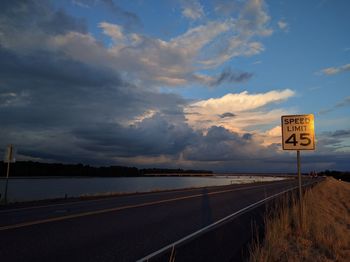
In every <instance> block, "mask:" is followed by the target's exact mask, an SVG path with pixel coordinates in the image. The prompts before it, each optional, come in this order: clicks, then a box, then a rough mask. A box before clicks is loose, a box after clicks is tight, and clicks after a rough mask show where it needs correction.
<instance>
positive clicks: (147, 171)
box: [140, 168, 213, 175]
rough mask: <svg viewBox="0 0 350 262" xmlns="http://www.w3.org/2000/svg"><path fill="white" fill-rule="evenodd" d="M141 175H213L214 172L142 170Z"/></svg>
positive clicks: (162, 169) (166, 169)
mask: <svg viewBox="0 0 350 262" xmlns="http://www.w3.org/2000/svg"><path fill="white" fill-rule="evenodd" d="M140 171H141V173H142V174H144V175H147V174H159V175H161V174H213V171H209V170H192V169H189V170H184V169H180V168H178V169H168V168H165V169H164V168H146V169H140Z"/></svg>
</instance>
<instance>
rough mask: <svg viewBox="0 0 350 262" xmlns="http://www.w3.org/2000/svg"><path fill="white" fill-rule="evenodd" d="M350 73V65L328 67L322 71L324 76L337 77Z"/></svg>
mask: <svg viewBox="0 0 350 262" xmlns="http://www.w3.org/2000/svg"><path fill="white" fill-rule="evenodd" d="M349 71H350V64H346V65H342V66H338V67H328V68H325V69H322V70H321V73H322V74H324V75H336V74H339V73H343V72H349Z"/></svg>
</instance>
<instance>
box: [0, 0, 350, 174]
mask: <svg viewBox="0 0 350 262" xmlns="http://www.w3.org/2000/svg"><path fill="white" fill-rule="evenodd" d="M0 10H1V11H0V123H1V129H0V153H2V154H4V150H5V148H6V145H7V144H10V143H12V144H14V145H15V147H16V149H17V159H18V160H36V161H42V162H64V163H84V164H90V165H130V166H137V167H169V168H175V167H176V168H177V167H179V168H197V169H211V170H214V171H219V172H223V171H226V172H293V171H294V170H295V169H296V167H295V166H296V163H295V154H296V153H295V152H288V151H283V150H282V149H281V127H280V117H281V115H288V114H309V113H312V114H314V115H315V129H316V139H317V144H316V150H315V151H314V152H310V151H308V152H302V168H303V171H309V170H313V169H316V170H324V169H337V170H350V161H349V159H350V86H349V83H350V34H349V25H350V16H349V13H350V2H349V1H348V0H334V1H327V0H323V1H321V0H309V1H293V0H280V1H266V2H264V1H260V0H247V1H242V0H236V1H233V0H230V1H226V0H213V1H199V0H179V1H177V0H158V1H155V0H149V1H148V0H147V1H146V0H135V1H130V0H125V1H123V0H121V1H116V0H65V1H48V0H18V1H17V0H16V1H12V0H5V1H1V2H0Z"/></svg>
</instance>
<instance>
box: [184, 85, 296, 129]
mask: <svg viewBox="0 0 350 262" xmlns="http://www.w3.org/2000/svg"><path fill="white" fill-rule="evenodd" d="M293 95H294V92H293V91H292V90H290V89H285V90H281V91H270V92H266V93H261V94H249V93H248V92H247V91H244V92H241V93H237V94H234V93H231V94H227V95H225V96H223V97H220V98H210V99H207V100H202V101H197V102H194V103H192V104H190V105H188V106H187V107H186V108H185V114H186V118H187V121H188V123H189V125H190V126H192V127H193V128H194V129H197V130H205V129H208V128H210V127H211V126H222V127H225V128H226V129H228V130H231V131H233V132H238V133H242V132H245V130H249V129H250V130H259V129H260V128H259V127H261V126H265V125H270V124H271V123H277V122H279V121H280V116H281V115H283V114H285V113H286V112H285V111H284V110H282V109H273V110H271V109H270V110H265V109H264V107H266V106H268V105H271V104H274V103H279V102H282V101H285V100H287V99H288V98H290V97H292V96H293ZM228 112H229V113H230V112H234V113H232V114H234V117H223V116H229V115H227V113H228Z"/></svg>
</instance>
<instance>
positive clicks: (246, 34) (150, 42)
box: [0, 0, 271, 86]
mask: <svg viewBox="0 0 350 262" xmlns="http://www.w3.org/2000/svg"><path fill="white" fill-rule="evenodd" d="M184 3H192V5H193V6H197V5H200V4H199V2H198V1H193V2H192V1H191V2H188V1H184ZM188 5H189V4H188ZM197 7H198V6H197ZM196 10H197V11H198V10H199V11H198V12H199V13H203V14H204V12H203V9H202V8H201V7H200V8H197V9H196ZM201 10H202V11H201ZM236 11H237V15H236V16H237V17H236V18H227V19H226V18H225V19H224V20H223V19H220V20H217V21H209V20H208V19H207V20H205V21H203V23H202V24H200V25H198V26H195V27H192V28H188V30H187V31H186V32H185V33H183V34H180V35H177V36H174V37H173V38H171V39H170V40H167V41H165V40H163V39H160V38H154V37H150V36H147V35H142V34H138V33H130V32H129V31H125V30H124V29H123V27H122V26H121V25H118V24H112V23H109V22H101V23H99V24H98V27H99V28H100V29H101V30H102V32H103V33H104V34H105V35H106V36H107V37H110V38H111V40H112V41H111V43H110V44H109V45H108V46H106V45H105V44H104V43H103V42H101V41H100V40H98V39H97V38H95V36H93V35H92V34H90V33H87V32H85V31H79V32H78V31H75V30H67V31H62V32H60V33H59V34H53V35H51V34H46V33H45V32H42V31H41V30H39V29H38V30H36V31H31V32H30V34H29V33H28V35H27V34H26V33H25V32H21V33H18V34H17V33H16V32H15V31H10V30H9V32H11V37H1V35H0V40H1V42H2V45H3V46H5V47H7V48H9V49H16V50H17V51H18V50H20V52H25V50H36V48H37V47H38V46H40V49H41V50H48V51H57V52H62V53H64V54H65V55H66V56H68V57H70V58H73V59H74V60H76V61H79V62H83V63H86V64H88V65H92V66H98V67H104V68H109V69H111V70H115V71H117V72H118V73H121V74H122V75H123V76H125V77H126V78H127V79H128V80H130V81H132V82H133V83H136V84H138V85H140V84H141V85H145V86H164V85H166V86H185V85H189V84H191V83H193V82H200V83H201V84H204V85H206V84H210V83H212V79H214V78H215V76H211V75H208V74H205V75H204V74H203V73H202V74H201V75H200V74H199V72H200V71H202V70H206V69H212V68H216V67H218V66H221V65H222V64H223V63H225V62H227V61H229V60H230V59H232V58H235V57H239V56H253V55H256V54H259V53H260V52H262V51H264V46H263V45H262V43H260V42H258V41H256V40H255V39H254V38H255V37H256V36H267V35H269V34H271V30H270V29H269V28H268V22H269V19H270V18H269V16H268V15H267V12H266V8H265V7H264V3H263V1H257V0H250V1H247V2H244V3H243V2H242V3H240V4H239V5H238V6H237V8H236ZM9 34H10V33H9ZM33 34H35V36H33Z"/></svg>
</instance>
